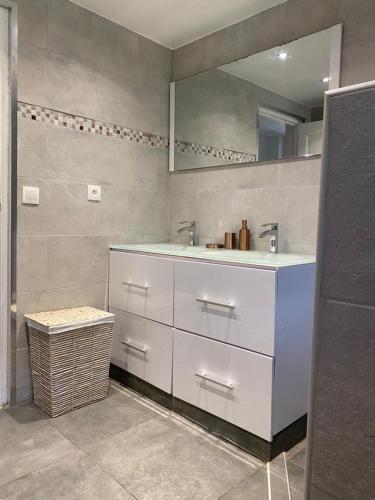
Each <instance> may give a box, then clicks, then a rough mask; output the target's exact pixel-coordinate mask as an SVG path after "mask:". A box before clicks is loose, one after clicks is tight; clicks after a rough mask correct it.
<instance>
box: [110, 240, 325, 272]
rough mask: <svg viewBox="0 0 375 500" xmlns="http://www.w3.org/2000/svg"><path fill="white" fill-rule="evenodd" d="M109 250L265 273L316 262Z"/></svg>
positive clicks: (115, 248)
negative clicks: (251, 260) (255, 261)
mask: <svg viewBox="0 0 375 500" xmlns="http://www.w3.org/2000/svg"><path fill="white" fill-rule="evenodd" d="M109 250H110V251H113V252H126V253H133V254H138V255H152V256H155V257H159V258H160V257H161V258H165V259H166V258H169V259H173V260H188V261H194V262H203V263H205V264H221V265H227V266H236V267H247V268H252V269H264V270H266V271H278V270H279V269H285V268H290V267H300V266H307V265H315V264H316V262H299V263H291V264H284V265H283V264H281V265H267V264H251V263H247V262H236V261H230V260H224V259H223V260H222V259H215V258H213V259H204V258H202V257H191V256H188V255H186V256H182V255H175V254H173V253H160V252H154V251H146V250H133V249H128V248H118V247H117V246H116V245H110V246H109Z"/></svg>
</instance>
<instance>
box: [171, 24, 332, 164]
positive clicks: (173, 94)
mask: <svg viewBox="0 0 375 500" xmlns="http://www.w3.org/2000/svg"><path fill="white" fill-rule="evenodd" d="M325 29H330V30H331V49H330V68H329V74H330V76H331V80H330V82H329V86H328V91H331V90H333V89H337V88H339V87H340V70H341V46H342V24H335V25H333V26H331V27H330V28H325ZM319 31H324V30H319ZM319 31H316V32H314V33H309V35H314V34H316V33H319ZM309 35H305V36H309ZM302 38H305V37H301V38H298V39H297V40H300V39H302ZM297 40H290V41H289V42H287V43H285V44H283V45H287V44H288V43H292V42H295V41H297ZM260 53H261V52H258V54H260ZM251 55H255V54H251ZM247 57H249V56H247ZM241 59H245V58H244V57H241V58H240V59H234V60H233V61H228V63H226V64H230V63H231V62H235V61H240V60H241ZM213 69H217V68H211V69H209V70H206V71H202V73H206V72H207V71H212V70H213ZM202 73H197V74H196V75H199V74H202ZM196 75H192V76H190V77H188V78H193V77H194V76H196ZM188 78H186V79H188ZM181 80H183V79H181ZM177 81H179V80H177ZM175 109H176V81H173V82H171V83H170V85H169V172H184V171H192V170H197V171H200V170H205V169H208V168H226V167H232V168H233V167H238V168H240V167H248V166H257V165H260V164H262V163H265V162H263V161H254V162H251V163H228V164H227V165H211V166H209V167H199V168H196V167H195V168H194V167H192V168H184V169H181V170H179V169H176V168H175V138H176V137H175V125H176V118H175ZM319 156H320V155H308V156H291V157H285V158H278V159H275V160H267V162H266V163H279V162H280V161H285V160H291V161H292V160H297V159H300V160H303V159H309V158H316V157H319Z"/></svg>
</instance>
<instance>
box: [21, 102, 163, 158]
mask: <svg viewBox="0 0 375 500" xmlns="http://www.w3.org/2000/svg"><path fill="white" fill-rule="evenodd" d="M17 111H18V116H20V117H22V118H26V119H29V120H35V121H40V122H45V123H50V124H51V125H57V126H60V127H64V128H68V129H72V130H79V131H81V132H86V133H89V134H93V135H102V136H105V137H110V138H115V139H123V140H127V141H130V142H135V143H138V144H144V145H146V146H151V147H154V148H161V149H168V147H169V140H168V138H167V137H163V136H161V135H156V134H151V133H149V132H143V131H141V130H136V129H133V128H128V127H123V126H122V125H114V124H112V123H106V122H103V121H100V120H94V119H92V118H85V117H84V116H79V115H74V114H70V113H64V112H62V111H56V110H53V109H49V108H45V107H43V106H37V105H35V104H29V103H26V102H20V101H19V102H18V103H17Z"/></svg>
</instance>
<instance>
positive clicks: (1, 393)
mask: <svg viewBox="0 0 375 500" xmlns="http://www.w3.org/2000/svg"><path fill="white" fill-rule="evenodd" d="M0 7H2V8H5V9H6V10H8V14H9V15H8V20H9V21H8V58H9V74H8V75H9V76H8V88H9V93H8V100H9V105H8V109H9V117H8V119H9V129H8V130H9V133H8V154H7V161H6V164H5V165H2V164H0V168H1V170H2V172H1V174H2V175H1V179H2V180H3V179H4V180H6V183H5V184H4V183H3V185H2V186H1V202H2V206H1V212H0V217H1V226H2V227H1V229H2V235H3V237H2V238H1V242H0V244H1V254H2V259H1V261H0V266H1V267H0V286H1V289H0V406H1V405H5V404H9V405H11V404H14V403H15V397H16V393H15V389H16V347H17V344H16V333H17V331H16V326H17V324H16V315H17V302H16V291H17V290H16V258H17V253H16V251H17V40H18V19H17V14H18V11H17V5H16V4H14V3H13V2H11V1H10V0H0Z"/></svg>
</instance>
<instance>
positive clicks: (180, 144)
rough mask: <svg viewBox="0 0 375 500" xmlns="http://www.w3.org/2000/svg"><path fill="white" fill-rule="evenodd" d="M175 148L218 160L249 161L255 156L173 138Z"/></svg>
mask: <svg viewBox="0 0 375 500" xmlns="http://www.w3.org/2000/svg"><path fill="white" fill-rule="evenodd" d="M175 148H176V151H178V152H179V153H188V154H192V155H196V156H206V157H209V158H217V159H218V160H228V161H232V162H236V163H251V162H254V161H256V159H257V157H256V155H255V154H253V153H243V152H241V151H233V150H231V149H223V148H217V147H215V146H205V145H204V144H197V143H194V142H188V141H183V140H181V139H176V140H175Z"/></svg>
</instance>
